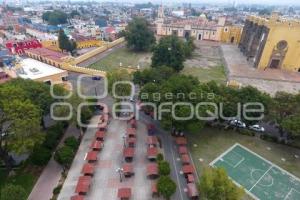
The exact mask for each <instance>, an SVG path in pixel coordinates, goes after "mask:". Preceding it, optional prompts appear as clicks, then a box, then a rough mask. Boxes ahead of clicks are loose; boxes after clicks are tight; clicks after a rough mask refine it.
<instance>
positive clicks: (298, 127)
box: [281, 114, 300, 137]
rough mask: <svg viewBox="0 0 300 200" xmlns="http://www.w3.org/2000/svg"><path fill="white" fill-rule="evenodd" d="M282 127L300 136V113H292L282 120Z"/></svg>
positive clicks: (294, 135)
mask: <svg viewBox="0 0 300 200" xmlns="http://www.w3.org/2000/svg"><path fill="white" fill-rule="evenodd" d="M281 126H282V128H283V129H284V130H285V131H287V132H288V133H289V134H291V136H293V137H300V114H296V115H290V116H288V117H286V118H284V119H283V120H282V123H281Z"/></svg>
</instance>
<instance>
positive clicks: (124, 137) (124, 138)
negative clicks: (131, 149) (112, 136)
mask: <svg viewBox="0 0 300 200" xmlns="http://www.w3.org/2000/svg"><path fill="white" fill-rule="evenodd" d="M122 138H123V142H124V148H125V147H126V138H127V136H126V133H125V134H124V135H123V136H122Z"/></svg>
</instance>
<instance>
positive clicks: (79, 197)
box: [71, 195, 84, 200]
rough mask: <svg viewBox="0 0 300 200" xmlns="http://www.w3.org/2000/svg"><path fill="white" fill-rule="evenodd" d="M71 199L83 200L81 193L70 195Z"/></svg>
mask: <svg viewBox="0 0 300 200" xmlns="http://www.w3.org/2000/svg"><path fill="white" fill-rule="evenodd" d="M71 200H84V198H83V196H82V195H75V196H72V197H71Z"/></svg>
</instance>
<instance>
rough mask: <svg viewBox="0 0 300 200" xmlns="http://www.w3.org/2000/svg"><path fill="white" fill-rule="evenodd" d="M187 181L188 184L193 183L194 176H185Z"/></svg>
mask: <svg viewBox="0 0 300 200" xmlns="http://www.w3.org/2000/svg"><path fill="white" fill-rule="evenodd" d="M187 181H188V183H194V182H195V177H194V175H193V174H189V175H188V176H187Z"/></svg>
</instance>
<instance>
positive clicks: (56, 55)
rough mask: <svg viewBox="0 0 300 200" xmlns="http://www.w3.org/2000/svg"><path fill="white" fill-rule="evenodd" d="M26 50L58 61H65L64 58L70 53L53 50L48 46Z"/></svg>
mask: <svg viewBox="0 0 300 200" xmlns="http://www.w3.org/2000/svg"><path fill="white" fill-rule="evenodd" d="M25 52H29V53H32V54H36V55H40V56H42V57H45V58H48V59H51V60H54V61H57V62H63V60H62V58H64V57H67V56H68V54H66V53H61V52H57V51H52V50H49V49H46V48H38V49H28V50H26V51H25Z"/></svg>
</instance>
